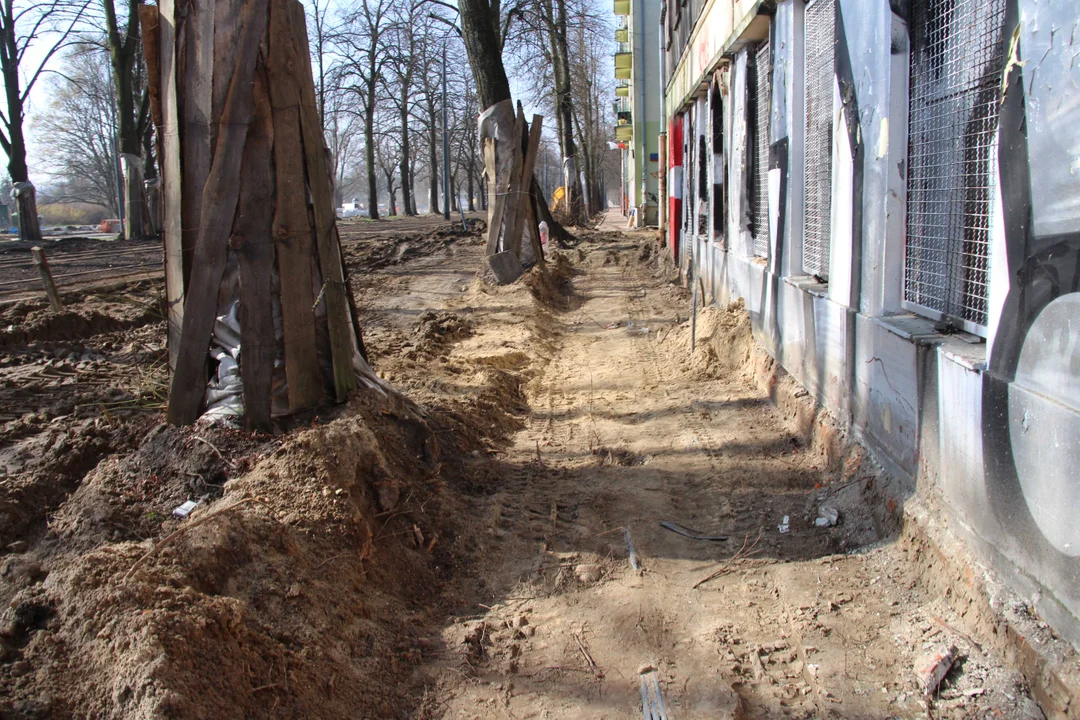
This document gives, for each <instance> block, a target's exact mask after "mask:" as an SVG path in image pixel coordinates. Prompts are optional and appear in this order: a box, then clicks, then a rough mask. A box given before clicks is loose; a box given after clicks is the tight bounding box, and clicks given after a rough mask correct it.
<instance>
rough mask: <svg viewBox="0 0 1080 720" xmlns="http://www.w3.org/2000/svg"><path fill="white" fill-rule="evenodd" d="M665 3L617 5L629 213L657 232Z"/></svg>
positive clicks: (619, 111)
mask: <svg viewBox="0 0 1080 720" xmlns="http://www.w3.org/2000/svg"><path fill="white" fill-rule="evenodd" d="M660 4H661V0H615V3H614V9H615V15H616V18H617V25H616V29H615V42H616V53H615V83H616V85H615V95H616V100H615V116H616V123H617V124H616V126H615V139H616V141H617V142H618V143H619V148H620V150H621V151H622V187H623V213H624V214H629V212H630V210H631V208H633V209H635V210H636V215H635V219H636V225H637V226H639V227H640V226H644V225H650V226H655V225H656V224H657V219H658V218H657V205H658V202H659V183H658V179H659V171H660V156H659V153H660V144H659V135H660V129H661V128H660V118H661V106H662V104H663V87H662V85H661V78H660V37H659V35H658V34H657V32H656V28H657V27H658V26H659V23H660Z"/></svg>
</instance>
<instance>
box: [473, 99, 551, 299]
mask: <svg viewBox="0 0 1080 720" xmlns="http://www.w3.org/2000/svg"><path fill="white" fill-rule="evenodd" d="M505 102H509V101H508V100H507V101H505ZM543 121H544V118H543V116H542V115H533V118H532V125H531V127H530V125H529V123H527V122H526V121H525V110H524V109H523V108H522V106H521V103H520V102H519V103H518V104H517V113H516V115H515V116H514V125H513V131H512V132H511V135H510V138H511V139H510V143H511V146H510V148H509V152H511V153H512V155H511V158H512V161H511V164H510V167H509V171H508V173H506V176H505V177H503V178H501V181H500V178H498V177H497V174H498V173H497V171H496V140H495V139H494V138H490V137H486V138H484V139H483V147H482V151H483V157H484V173H485V175H486V176H487V178H488V242H487V260H488V267H490V268H491V270H492V272H493V273H494V274H495V279H496V280H497V281H498V282H499V283H500V284H506V283H510V282H513V281H514V280H516V279H517V278H518V277H519V276H520V275H521V273H522V272H523V269H522V265H521V235H522V232H523V231H524V229H525V228H526V227H527V228H528V229H529V236H530V243H531V246H532V250H533V255H534V256H535V258H536V262H537V263H539V264H541V265H542V264H543V262H544V254H543V249H542V248H541V247H540V233H539V229H538V223H537V220H536V208H535V207H534V204H533V200H534V198H533V196H532V195H533V180H534V178H533V173H534V170H535V168H536V158H537V155H538V153H539V150H540V138H541V129H542V126H543ZM523 145H524V148H523V147H522V146H523ZM500 237H501V238H502V248H503V249H502V251H501V252H497V251H498V249H499V239H500Z"/></svg>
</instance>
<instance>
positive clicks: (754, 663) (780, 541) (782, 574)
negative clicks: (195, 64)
mask: <svg viewBox="0 0 1080 720" xmlns="http://www.w3.org/2000/svg"><path fill="white" fill-rule="evenodd" d="M388 247H389V246H388ZM482 251H483V248H482V245H481V241H480V239H479V238H471V237H462V238H456V239H455V240H454V241H453V242H443V239H442V238H439V241H438V242H437V243H436V242H433V243H431V244H430V247H429V249H428V251H426V252H428V253H429V254H419V256H418V257H405V258H404V259H403V260H401V261H398V262H392V263H384V262H383V261H384V260H385V259H386V257H388V256H387V252H388V250H385V249H384V250H378V251H377V252H373V253H369V254H370V255H371V257H373V258H378V260H377V262H378V263H379V268H380V269H378V270H377V271H369V272H356V271H357V270H358V269H361V270H362V269H363V265H362V263H363V260H362V258H361V257H359V256H357V257H354V258H353V259H352V261H353V263H354V264H357V265H356V267H354V268H353V270H354V273H353V276H354V279H355V283H354V291H355V295H356V301H357V306H358V307H359V308H360V311H361V314H362V318H361V319H362V324H363V325H364V327H365V341H366V344H367V346H368V350H369V353H370V355H371V356H372V359H373V361H374V364H375V367H376V368H377V370H378V371H379V372H380V374H381V375H382V376H383V377H384V378H386V379H388V380H389V381H391V382H392V383H393V384H394V385H395V386H396V387H398V388H399V389H400V390H401V391H402V392H403V394H404V397H378V396H365V397H359V398H355V399H353V400H352V401H351V402H350V403H349V405H348V406H347V407H345V408H342V409H340V410H338V411H337V412H335V413H333V414H329V415H324V416H322V417H318V418H311V419H310V420H309V423H308V425H307V426H306V427H301V428H295V429H293V430H290V431H289V432H287V433H284V434H282V435H279V436H274V437H271V436H252V435H250V434H247V433H240V432H232V433H219V432H218V431H209V430H206V429H164V428H162V429H157V430H153V431H150V430H149V427H152V425H153V423H154V416H153V415H152V414H151V415H148V416H147V418H148V419H147V420H146V422H147V423H150V425H148V426H147V428H146V429H145V430H144V431H143V432H139V433H132V435H133V439H132V441H131V444H130V445H129V446H128V449H124V450H122V451H120V452H117V453H116V454H114V455H106V456H105V457H104V459H102V460H101V461H100V462H97V463H96V464H95V465H94V467H93V468H92V469H90V470H89V472H87V473H86V474H85V476H80V478H79V480H78V482H76V483H74V485H73V488H72V489H70V491H69V492H68V491H66V492H65V493H63V495H62V496H61V497H59V498H57V499H56V502H55V504H54V509H53V510H52V511H50V512H49V514H48V518H47V522H46V521H45V520H44V519H41V520H39V521H38V522H36V524H35V523H31V524H30V525H31V526H32V527H33V531H32V532H31V531H20V532H21V536H20V538H19V539H17V540H15V541H14V542H15V543H16V544H17V547H16V549H14V550H10V549H9V551H8V552H7V554H6V555H5V556H4V559H3V566H2V567H0V576H2V578H3V585H2V586H0V592H2V596H0V600H3V601H5V606H7V607H8V608H9V609H8V610H6V611H5V612H4V615H3V619H2V627H0V639H2V643H3V644H2V645H0V698H2V699H0V715H3V716H4V717H8V716H11V717H74V716H80V717H81V716H95V717H118V718H119V717H207V718H211V717H222V716H230V717H233V716H235V717H241V716H242V717H324V718H332V717H342V718H345V717H426V718H443V717H445V718H450V717H485V718H486V717H517V718H524V717H556V716H557V717H567V718H571V717H581V718H596V717H608V718H616V717H618V718H621V717H627V718H630V717H640V716H641V713H642V709H641V704H642V692H643V691H642V688H643V686H647V687H646V689H647V693H646V694H647V702H655V701H656V700H657V695H658V694H659V695H660V696H662V698H663V701H664V702H665V706H666V709H667V711H668V713H669V716H670V717H678V718H693V717H701V718H705V717H709V718H716V717H830V716H834V717H881V718H885V717H915V716H919V717H924V716H926V713H927V712H928V710H927V703H928V702H929V703H930V707H931V712H932V713H933V715H934V716H935V717H975V716H978V717H984V716H985V715H987V714H988V713H990V714H994V715H995V716H1000V717H1012V718H1026V717H1040V716H1041V714H1040V713H1039V712H1038V709H1037V708H1036V707H1035V706H1034V704H1033V703H1032V702H1031V701H1030V699H1029V698H1028V697H1027V691H1026V688H1025V686H1024V683H1023V681H1022V678H1021V677H1020V676H1019V675H1018V674H1017V673H1015V672H1013V671H1011V670H1009V669H1007V668H1006V667H1005V666H1004V664H1003V663H1002V662H1001V659H1000V658H999V657H997V656H995V655H994V654H993V651H992V650H991V649H989V648H988V647H984V646H983V645H982V644H980V643H979V641H978V640H979V639H978V637H976V636H975V634H974V631H973V629H972V628H971V627H969V626H968V625H966V624H965V623H966V619H965V618H964V617H960V616H958V615H957V614H956V612H955V611H953V610H952V609H951V608H950V606H949V605H948V603H947V602H946V601H945V599H944V598H942V597H941V594H940V593H938V592H933V591H930V590H929V589H928V588H927V587H926V586H925V585H924V584H923V581H922V579H921V576H920V573H919V568H918V567H916V566H915V564H914V563H912V562H910V557H909V555H910V554H911V553H913V552H916V550H913V549H912V548H911V547H910V545H909V544H908V543H905V542H904V541H902V540H900V539H898V538H897V536H896V535H895V525H894V524H890V522H889V521H888V518H887V513H883V512H882V511H881V507H880V506H881V504H882V502H881V489H882V486H883V484H884V483H886V479H885V478H884V477H883V476H882V475H881V474H880V473H879V472H878V471H877V470H876V469H875V468H874V467H873V466H872V464H871V463H870V462H869V461H868V460H867V459H866V458H865V456H864V454H862V453H861V452H859V451H858V449H857V448H854V447H853V446H851V447H848V448H847V449H846V450H844V451H843V452H841V453H839V454H837V453H836V452H835V450H834V449H833V448H831V447H829V446H827V444H825V443H823V442H821V441H820V439H819V438H817V437H816V436H815V435H813V434H807V433H806V432H804V431H803V430H804V428H803V427H801V426H800V424H799V422H798V418H797V417H795V415H796V414H797V413H791V412H789V410H787V409H778V408H777V407H776V406H774V405H773V404H772V402H771V401H770V395H769V389H768V383H765V384H762V383H760V382H758V380H759V379H760V375H761V368H762V359H761V356H760V355H758V354H757V352H756V351H755V349H754V346H753V341H752V337H751V334H750V326H749V319H748V317H747V315H746V313H745V311H743V310H742V309H741V308H739V307H732V308H728V309H726V310H717V309H709V310H703V311H701V313H700V314H699V316H698V319H697V337H698V341H699V342H698V345H697V347H696V349H695V351H694V352H693V353H691V352H690V350H689V333H690V328H689V323H688V322H687V315H688V312H689V309H690V308H689V298H688V296H687V294H686V293H685V292H684V291H683V290H682V289H680V288H679V287H678V286H677V285H676V284H675V283H673V282H672V278H671V276H670V274H669V273H668V272H666V271H665V270H664V269H663V268H662V264H660V263H658V262H657V259H656V258H655V257H653V255H652V252H651V242H650V239H649V238H647V237H645V236H622V235H605V234H602V233H601V234H595V235H590V236H589V237H588V238H587V239H586V240H585V241H584V242H583V243H582V244H581V245H580V246H578V248H576V249H575V250H572V251H569V252H567V253H563V254H560V255H558V256H557V257H555V258H552V262H550V263H549V264H548V266H547V270H548V272H546V273H543V272H541V271H540V270H533V271H532V272H531V273H530V274H529V275H528V276H526V278H525V279H524V280H523V281H522V282H520V283H518V284H515V285H514V286H508V287H498V286H494V285H492V284H490V282H488V281H487V280H486V279H485V278H484V277H482V276H480V275H478V273H477V272H476V269H477V268H478V267H480V264H481V255H482ZM395 252H396V251H395ZM125 422H127V423H128V425H127V427H135V425H134V424H132V423H134V421H125ZM191 495H196V496H202V497H203V498H204V500H203V503H202V505H201V506H200V507H199V508H198V509H197V510H196V511H195V513H193V514H192V515H191V516H190V517H189V518H188V519H186V520H182V521H181V520H176V519H174V518H171V517H170V516H169V512H170V510H171V508H172V507H174V506H175V504H176V503H178V502H179V501H181V500H182V499H183V498H186V497H189V496H191ZM825 510H829V511H836V517H837V518H838V523H837V524H835V525H830V526H826V527H819V526H817V525H816V520H817V518H818V517H819V516H821V515H822V513H823V511H825ZM825 514H826V515H828V513H827V512H826V513H825ZM785 518H786V519H787V522H786V523H785V522H784V519H785ZM665 522H666V523H672V524H674V526H675V527H676V528H680V529H682V530H684V531H686V532H682V533H680V532H677V531H672V530H671V529H669V528H667V527H664V526H663V525H661V523H665ZM782 528H783V529H782ZM19 534H20V533H16V535H19ZM695 535H696V536H697V537H695ZM702 535H704V536H708V537H711V538H715V537H716V536H721V535H722V536H726V537H727V540H716V539H701V536H702ZM18 543H22V544H21V545H18ZM631 547H632V548H633V556H634V557H633V560H631V558H630V552H631V550H630V549H631ZM635 565H636V567H635ZM942 644H955V645H957V646H958V649H959V652H960V653H961V657H962V660H961V661H960V662H958V663H957V665H956V666H955V668H954V669H953V670H952V672H950V674H949V675H948V676H947V677H946V679H945V682H944V683H943V684H942V687H941V689H940V690H939V691H938V693H937V694H936V696H934V697H933V698H932V699H931V700H930V701H927V700H926V699H925V698H924V697H923V695H922V692H921V690H920V689H919V687H918V683H919V680H920V678H919V677H918V675H917V674H916V672H915V670H916V668H918V667H920V663H922V662H923V661H924V656H927V655H931V656H932V654H933V653H934V652H936V651H937V650H938V648H939V647H941V646H942ZM643 673H644V674H643ZM643 678H644V680H643Z"/></svg>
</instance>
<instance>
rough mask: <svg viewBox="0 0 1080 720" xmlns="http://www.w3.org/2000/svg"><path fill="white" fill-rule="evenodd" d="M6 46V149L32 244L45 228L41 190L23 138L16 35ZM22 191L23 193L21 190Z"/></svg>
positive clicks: (23, 230)
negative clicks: (28, 164)
mask: <svg viewBox="0 0 1080 720" xmlns="http://www.w3.org/2000/svg"><path fill="white" fill-rule="evenodd" d="M8 15H9V16H8V18H7V19H6V20H5V24H6V25H8V26H9V27H11V26H13V23H14V20H13V19H12V18H11V17H10V13H8ZM2 42H3V43H4V54H3V56H4V63H3V72H4V91H5V95H6V96H7V109H8V111H7V122H6V123H5V124H6V125H7V128H8V137H7V143H6V147H4V150H5V151H6V152H7V156H8V174H9V175H10V176H11V182H12V183H14V185H15V191H16V192H18V193H19V194H18V196H17V198H16V205H17V206H18V212H19V239H20V240H24V241H30V242H40V241H41V225H40V224H39V223H38V214H37V191H36V190H35V189H34V186H33V184H31V182H30V173H29V170H28V169H27V167H26V137H25V136H24V135H23V102H22V97H21V89H20V87H21V86H20V82H19V65H18V62H17V60H15V58H17V57H18V49H17V48H16V46H15V32H14V30H12V31H11V32H9V33H5V37H4V38H3V39H2ZM20 188H21V191H20Z"/></svg>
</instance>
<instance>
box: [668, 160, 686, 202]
mask: <svg viewBox="0 0 1080 720" xmlns="http://www.w3.org/2000/svg"><path fill="white" fill-rule="evenodd" d="M682 176H683V169H682V165H676V166H675V167H672V168H669V169H668V191H669V193H670V195H669V196H670V197H673V198H675V199H676V200H682Z"/></svg>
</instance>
